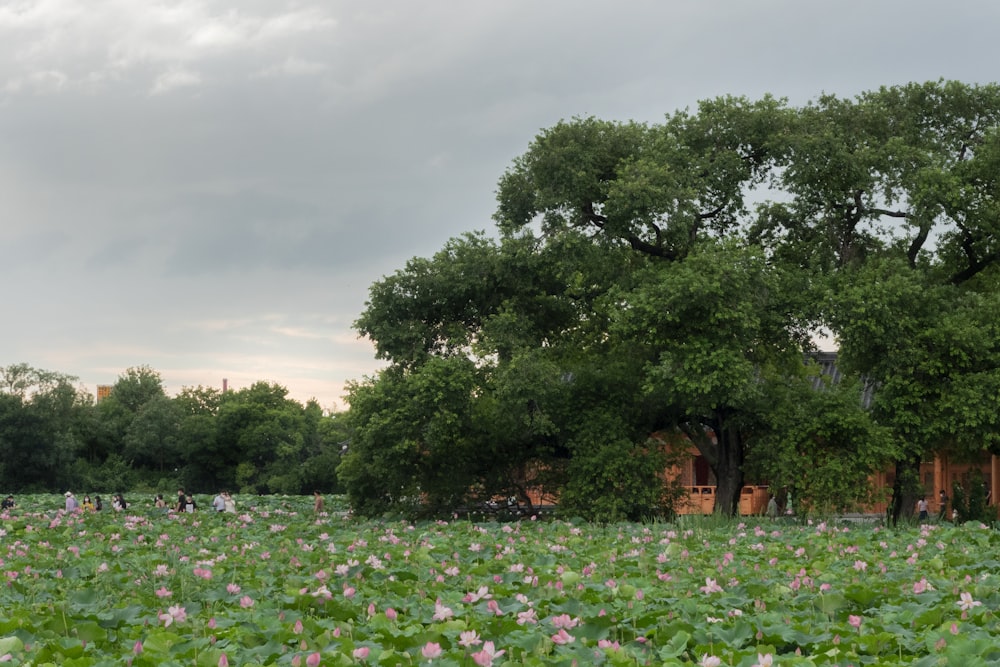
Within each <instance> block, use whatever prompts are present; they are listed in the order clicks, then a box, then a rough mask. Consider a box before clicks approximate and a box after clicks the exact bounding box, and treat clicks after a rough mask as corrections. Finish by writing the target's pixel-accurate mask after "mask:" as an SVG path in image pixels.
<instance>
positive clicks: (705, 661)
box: [698, 653, 722, 667]
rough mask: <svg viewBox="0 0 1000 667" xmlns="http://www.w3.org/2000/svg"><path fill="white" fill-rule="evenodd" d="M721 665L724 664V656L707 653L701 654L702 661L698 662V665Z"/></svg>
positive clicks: (718, 666)
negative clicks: (719, 656)
mask: <svg viewBox="0 0 1000 667" xmlns="http://www.w3.org/2000/svg"><path fill="white" fill-rule="evenodd" d="M720 665H722V658H718V657H716V656H714V655H709V654H707V653H706V654H705V655H703V656H701V662H699V663H698V667H720Z"/></svg>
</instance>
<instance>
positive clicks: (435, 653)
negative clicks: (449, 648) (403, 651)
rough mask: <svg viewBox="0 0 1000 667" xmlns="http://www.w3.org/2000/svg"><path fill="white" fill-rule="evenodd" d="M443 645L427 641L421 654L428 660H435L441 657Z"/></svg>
mask: <svg viewBox="0 0 1000 667" xmlns="http://www.w3.org/2000/svg"><path fill="white" fill-rule="evenodd" d="M441 653H442V651H441V645H440V644H438V643H437V642H427V643H426V644H424V647H423V648H422V649H420V655H422V656H424V657H425V658H427V659H428V660H435V659H437V658H440V657H441Z"/></svg>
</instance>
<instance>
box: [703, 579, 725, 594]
mask: <svg viewBox="0 0 1000 667" xmlns="http://www.w3.org/2000/svg"><path fill="white" fill-rule="evenodd" d="M700 590H701V592H702V593H704V594H705V595H710V594H712V593H721V592H722V586H720V585H719V584H718V583H716V581H715V579H712V578H710V577H705V585H704V586H702V587H701V588H700Z"/></svg>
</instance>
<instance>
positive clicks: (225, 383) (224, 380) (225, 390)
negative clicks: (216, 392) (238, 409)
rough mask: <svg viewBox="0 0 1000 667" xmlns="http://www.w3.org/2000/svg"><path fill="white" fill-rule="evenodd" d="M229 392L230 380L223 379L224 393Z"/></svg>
mask: <svg viewBox="0 0 1000 667" xmlns="http://www.w3.org/2000/svg"><path fill="white" fill-rule="evenodd" d="M227 391H229V378H222V393H223V394H225V393H226V392H227Z"/></svg>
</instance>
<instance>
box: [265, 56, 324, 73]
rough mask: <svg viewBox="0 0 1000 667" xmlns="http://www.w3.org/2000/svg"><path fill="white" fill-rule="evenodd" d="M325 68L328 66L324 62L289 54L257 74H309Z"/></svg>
mask: <svg viewBox="0 0 1000 667" xmlns="http://www.w3.org/2000/svg"><path fill="white" fill-rule="evenodd" d="M326 69H328V68H327V66H326V65H325V64H324V63H320V62H314V61H310V60H303V59H302V58H296V57H295V56H289V57H288V58H285V61H284V62H282V63H281V64H279V65H272V66H271V67H266V68H264V69H262V70H260V72H258V73H257V76H262V77H272V76H310V75H312V74H319V73H320V72H323V71H324V70H326Z"/></svg>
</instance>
